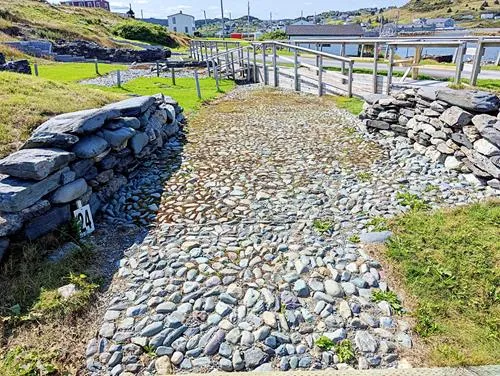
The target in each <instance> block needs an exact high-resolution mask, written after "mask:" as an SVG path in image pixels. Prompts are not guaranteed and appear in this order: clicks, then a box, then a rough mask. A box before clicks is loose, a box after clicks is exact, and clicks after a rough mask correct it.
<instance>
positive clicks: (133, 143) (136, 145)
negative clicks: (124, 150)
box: [130, 132, 149, 155]
mask: <svg viewBox="0 0 500 376" xmlns="http://www.w3.org/2000/svg"><path fill="white" fill-rule="evenodd" d="M148 142H149V137H148V135H147V134H146V133H144V132H138V133H137V134H136V135H135V136H134V137H132V138H131V140H130V147H131V148H132V150H133V152H134V154H136V155H137V154H139V153H140V152H141V151H142V149H144V147H145V146H146V145H147V144H148Z"/></svg>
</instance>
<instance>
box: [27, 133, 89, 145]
mask: <svg viewBox="0 0 500 376" xmlns="http://www.w3.org/2000/svg"><path fill="white" fill-rule="evenodd" d="M78 140H79V138H78V136H75V135H72V134H68V133H49V132H38V133H36V134H33V135H32V136H31V137H30V138H29V139H28V141H26V142H25V143H24V145H23V149H33V148H38V147H44V148H59V149H71V147H72V146H73V145H74V144H76V143H77V142H78Z"/></svg>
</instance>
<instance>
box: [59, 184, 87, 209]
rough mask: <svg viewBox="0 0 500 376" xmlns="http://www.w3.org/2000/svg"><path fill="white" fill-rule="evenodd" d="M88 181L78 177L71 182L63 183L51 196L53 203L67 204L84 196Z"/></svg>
mask: <svg viewBox="0 0 500 376" xmlns="http://www.w3.org/2000/svg"><path fill="white" fill-rule="evenodd" d="M87 188H88V185H87V182H86V181H85V179H82V178H80V179H78V180H75V181H73V182H71V183H69V184H66V185H63V186H62V187H60V188H59V189H58V190H57V191H55V192H54V194H53V195H52V198H51V202H52V203H53V204H67V203H69V202H71V201H74V200H76V199H77V198H79V197H81V196H83V195H84V194H85V192H87Z"/></svg>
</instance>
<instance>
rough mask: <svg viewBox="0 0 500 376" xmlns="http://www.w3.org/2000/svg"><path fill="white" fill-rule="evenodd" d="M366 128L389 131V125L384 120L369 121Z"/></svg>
mask: <svg viewBox="0 0 500 376" xmlns="http://www.w3.org/2000/svg"><path fill="white" fill-rule="evenodd" d="M366 126H367V127H371V128H377V129H389V127H390V126H389V123H387V122H385V121H382V120H367V121H366Z"/></svg>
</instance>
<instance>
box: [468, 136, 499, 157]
mask: <svg viewBox="0 0 500 376" xmlns="http://www.w3.org/2000/svg"><path fill="white" fill-rule="evenodd" d="M474 149H475V150H476V151H477V152H479V153H481V154H482V155H486V156H487V157H491V156H493V155H500V149H499V148H498V147H497V146H495V145H493V144H492V143H491V142H489V141H488V140H486V139H484V138H481V139H479V140H477V141H476V142H474Z"/></svg>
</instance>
